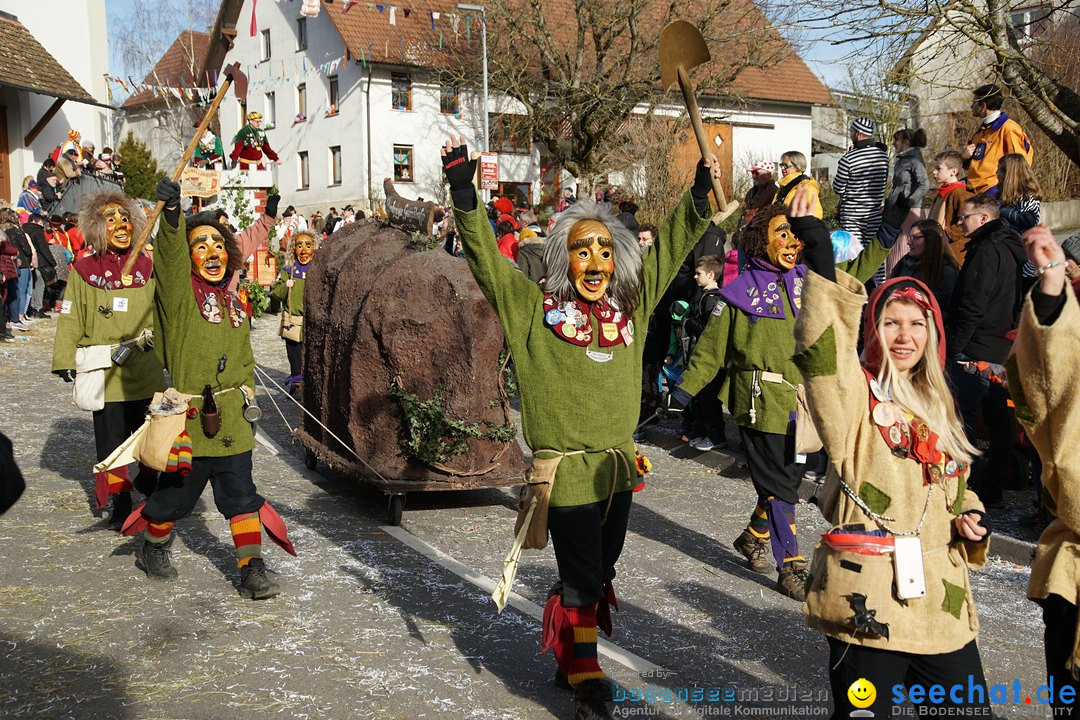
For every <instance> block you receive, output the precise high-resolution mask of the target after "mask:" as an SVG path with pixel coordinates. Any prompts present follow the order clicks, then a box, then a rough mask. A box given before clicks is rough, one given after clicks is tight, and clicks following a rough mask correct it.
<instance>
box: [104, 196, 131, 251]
mask: <svg viewBox="0 0 1080 720" xmlns="http://www.w3.org/2000/svg"><path fill="white" fill-rule="evenodd" d="M101 217H102V218H104V220H105V241H106V242H107V243H108V245H109V248H110V249H112V250H115V251H117V252H123V251H124V250H127V249H128V248H129V247H131V234H132V232H134V226H132V224H131V218H130V217H129V216H128V211H127V210H126V209H124V206H123V205H121V204H119V203H108V204H107V205H106V206H105V207H103V208H102V209H101Z"/></svg>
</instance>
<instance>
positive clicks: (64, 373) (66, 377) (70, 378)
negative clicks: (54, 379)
mask: <svg viewBox="0 0 1080 720" xmlns="http://www.w3.org/2000/svg"><path fill="white" fill-rule="evenodd" d="M53 374H54V375H56V376H58V377H59V378H60V379H61V380H63V381H64V382H75V371H74V370H53Z"/></svg>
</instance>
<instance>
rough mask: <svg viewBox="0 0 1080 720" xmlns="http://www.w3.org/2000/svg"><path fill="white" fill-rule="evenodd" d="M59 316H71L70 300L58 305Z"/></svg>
mask: <svg viewBox="0 0 1080 720" xmlns="http://www.w3.org/2000/svg"><path fill="white" fill-rule="evenodd" d="M60 314H61V315H70V314H71V301H70V300H64V301H63V302H62V303H60Z"/></svg>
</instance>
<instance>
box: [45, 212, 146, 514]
mask: <svg viewBox="0 0 1080 720" xmlns="http://www.w3.org/2000/svg"><path fill="white" fill-rule="evenodd" d="M145 224H146V215H144V214H143V211H142V210H140V209H139V208H138V206H136V205H135V202H134V201H133V200H132V199H131V198H129V197H128V196H127V195H124V194H123V193H119V192H104V193H98V194H96V195H93V196H91V197H89V198H88V199H87V201H86V203H85V204H84V205H83V208H82V211H81V213H80V214H79V227H80V228H82V232H83V237H84V238H85V241H86V245H87V246H88V247H90V248H91V249H92V250H93V252H92V253H91V254H89V255H86V256H85V257H83V258H82V259H80V260H78V261H77V262H76V263H75V265H74V266H73V268H72V270H73V272H72V273H71V275H70V276H69V278H68V283H67V288H66V290H65V292H64V299H63V302H62V304H61V306H60V317H59V321H58V322H57V325H56V339H55V340H54V342H53V361H52V371H53V373H55V374H56V375H58V376H59V377H60V378H61V379H63V380H64V382H74V383H75V393H74V397H75V404H76V405H78V406H79V407H80V408H82V409H83V410H90V411H92V412H93V416H94V442H95V445H96V450H97V459H98V461H102V460H104V459H105V458H107V457H108V456H109V455H110V453H112V451H113V450H115V449H116V448H117V446H119V445H120V443H122V442H123V441H124V440H125V439H126V438H127V437H128V436H129V435H131V433H133V432H134V431H135V430H137V429H138V428H139V426H140V425H142V422H143V416H145V415H146V408H147V405H148V404H149V403H150V398H151V397H153V395H154V393H155V392H158V391H161V390H164V389H165V376H164V375H163V374H162V371H161V370H162V368H161V359H160V358H159V357H158V355H157V354H156V353H154V352H149V351H150V350H151V348H152V347H153V332H154V289H155V279H154V273H153V270H154V264H153V261H151V259H150V257H149V256H148V255H147V254H145V253H142V252H140V253H139V256H138V259H137V260H136V262H135V265H134V267H133V269H132V272H131V273H130V274H128V275H125V274H123V273H122V272H121V268H123V266H124V263H125V262H126V261H127V258H128V255H129V254H130V253H131V252H132V247H131V245H132V242H133V240H134V238H135V237H136V236H137V235H138V234H139V232H141V230H142V229H143V226H144V225H145ZM156 482H157V473H156V472H155V471H153V470H151V469H150V468H147V467H145V466H141V465H140V466H139V474H138V476H137V477H136V478H135V481H134V483H132V480H131V478H130V477H129V475H128V468H127V466H122V467H117V468H113V469H110V470H103V471H101V472H97V473H95V474H94V485H95V495H96V498H97V504H98V507H105V505H106V504H108V502H109V498H112V516H111V517H110V518H109V526H110V527H112V528H113V529H115V530H119V529H120V526H121V524H122V523H123V522H124V520H126V519H127V517H128V515H129V514H130V513H131V490H132V487H133V486H134V487H135V488H137V489H138V490H139V492H141V493H143V494H145V495H149V494H150V493H151V492H152V491H153V489H154V485H155V483H156Z"/></svg>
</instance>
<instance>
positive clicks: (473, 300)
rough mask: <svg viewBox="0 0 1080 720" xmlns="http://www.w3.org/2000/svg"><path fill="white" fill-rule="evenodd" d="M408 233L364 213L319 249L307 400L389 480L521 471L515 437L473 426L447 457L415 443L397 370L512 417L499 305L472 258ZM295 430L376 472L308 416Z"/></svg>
mask: <svg viewBox="0 0 1080 720" xmlns="http://www.w3.org/2000/svg"><path fill="white" fill-rule="evenodd" d="M409 241H410V234H409V233H406V232H403V231H401V230H397V229H395V228H391V227H386V226H383V225H381V224H380V223H379V222H378V221H375V220H364V221H360V222H356V223H352V224H350V225H347V226H345V228H343V229H342V230H339V231H338V232H336V233H334V235H333V236H331V237H330V238H329V239H328V240H327V241H326V242H325V243H324V244H323V246H322V247H321V248H320V249H319V251H318V252H317V253H315V258H314V260H313V261H312V268H311V269H310V270H309V271H308V274H307V279H306V283H305V290H304V313H305V315H304V393H303V395H304V405H305V407H307V408H308V409H309V410H310V411H311V412H312V413H314V414H315V415H316V416H317V417H318V418H319V420H320V421H321V422H322V423H323V424H324V425H326V426H327V427H329V428H330V430H332V431H333V432H334V433H335V434H336V435H337V436H338V437H340V438H341V439H343V440H345V441H346V442H348V443H350V444H351V446H352V448H353V450H355V451H356V453H357V454H358V455H359V456H360V457H362V458H363V459H364V460H365V461H366V462H367V463H368V464H370V465H371V466H372V467H373V468H374V469H375V470H376V471H378V473H379V474H381V475H382V476H384V477H385V478H387V479H388V480H391V481H397V480H411V481H417V482H418V487H417V489H422V488H421V487H420V485H426V484H430V483H449V484H451V485H455V486H460V487H469V486H473V485H475V486H484V485H492V484H509V483H511V482H514V481H516V482H521V479H522V476H523V475H524V472H525V468H526V465H527V464H526V462H525V458H524V455H523V453H522V452H521V448H520V447H519V446H518V444H517V443H516V442H512V443H504V442H500V441H497V440H493V439H488V438H470V439H468V441H467V445H468V451H467V452H465V453H463V454H460V455H457V456H455V457H452V458H450V459H448V460H446V461H445V462H444V463H441V464H439V466H438V467H434V466H429V465H427V464H424V463H421V462H417V461H415V460H413V459H411V458H410V457H409V456H408V455H407V454H406V447H407V442H408V439H409V434H408V429H407V427H406V424H405V423H406V419H405V414H404V413H403V412H402V410H401V406H400V404H399V402H398V400H397V399H396V398H395V397H394V396H392V395H391V393H390V388H391V382H392V380H393V379H394V378H395V377H396V378H399V379H400V382H401V386H402V388H403V389H404V390H405V391H407V392H409V393H412V394H413V395H416V396H417V398H419V399H420V400H428V399H430V398H432V397H434V395H435V394H436V392H437V391H438V390H439V389H443V390H444V393H445V402H446V409H447V412H446V414H447V416H448V417H450V418H453V419H455V420H461V421H464V422H466V423H480V422H483V421H488V422H490V423H491V424H492V425H493V426H495V427H498V426H501V425H504V424H506V423H508V422H510V418H509V414H508V411H507V408H506V406H505V403H503V402H502V401H501V395H500V392H499V374H500V373H499V354H500V352H501V351H502V349H503V333H502V328H501V327H500V326H499V321H498V319H497V318H496V316H495V313H494V311H493V310H492V309H491V306H490V305H489V304H488V302H487V300H485V299H484V296H483V295H482V294H481V292H480V288H479V287H478V286H477V284H476V281H475V280H473V278H472V275H471V274H470V273H469V269H468V267H467V266H466V264H465V262H464V261H463V260H461V259H460V258H454V257H452V256H450V255H449V254H447V253H445V252H443V251H442V250H441V249H435V250H430V251H426V252H424V251H421V250H418V249H416V248H413V247H410V245H409ZM297 435H298V436H299V437H300V439H301V440H302V441H303V442H304V444H305V445H306V446H308V447H309V449H312V450H314V451H315V455H316V456H319V457H321V458H322V459H324V460H328V461H330V462H331V463H334V462H335V461H336V462H338V463H341V464H345V465H347V466H350V467H354V468H355V469H356V470H357V472H358V473H360V474H364V475H368V476H373V475H372V473H371V472H370V471H369V470H366V469H364V468H363V466H362V465H360V464H359V463H357V462H356V460H355V458H353V457H352V455H351V454H350V453H349V452H348V451H347V450H345V449H344V448H342V447H341V444H340V443H338V442H337V441H336V440H334V439H333V438H332V437H330V436H329V435H328V434H327V433H326V432H325V431H324V430H323V429H322V428H320V427H319V426H318V425H316V424H315V423H314V422H312V420H311V419H310V418H308V417H304V420H303V423H302V425H301V430H299V431H298V433H297ZM342 459H344V460H345V462H344V463H342V462H341V461H342Z"/></svg>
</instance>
